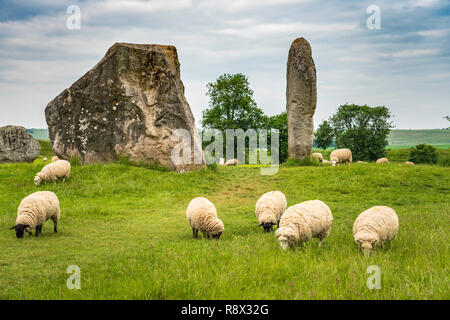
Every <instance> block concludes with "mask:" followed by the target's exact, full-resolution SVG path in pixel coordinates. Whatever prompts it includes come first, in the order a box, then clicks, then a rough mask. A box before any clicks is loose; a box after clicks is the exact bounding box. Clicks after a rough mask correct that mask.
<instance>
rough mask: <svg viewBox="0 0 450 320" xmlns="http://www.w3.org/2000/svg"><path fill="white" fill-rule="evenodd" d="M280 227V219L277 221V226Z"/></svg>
mask: <svg viewBox="0 0 450 320" xmlns="http://www.w3.org/2000/svg"><path fill="white" fill-rule="evenodd" d="M279 227H280V220H278V221H277V228H279Z"/></svg>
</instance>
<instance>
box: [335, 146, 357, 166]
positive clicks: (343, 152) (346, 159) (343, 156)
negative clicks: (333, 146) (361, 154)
mask: <svg viewBox="0 0 450 320" xmlns="http://www.w3.org/2000/svg"><path fill="white" fill-rule="evenodd" d="M330 161H331V163H332V164H333V167H334V166H335V165H336V163H349V164H350V163H351V162H352V151H351V150H350V149H337V150H334V151H332V152H331V153H330Z"/></svg>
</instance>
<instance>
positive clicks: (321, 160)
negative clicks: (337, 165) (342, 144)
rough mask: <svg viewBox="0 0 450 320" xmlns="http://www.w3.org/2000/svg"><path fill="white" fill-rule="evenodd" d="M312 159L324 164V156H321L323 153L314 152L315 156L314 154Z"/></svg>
mask: <svg viewBox="0 0 450 320" xmlns="http://www.w3.org/2000/svg"><path fill="white" fill-rule="evenodd" d="M312 157H313V158H314V159H316V160H317V161H318V162H320V163H322V162H323V155H322V154H321V153H319V152H314V153H313V154H312Z"/></svg>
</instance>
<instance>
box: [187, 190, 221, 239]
mask: <svg viewBox="0 0 450 320" xmlns="http://www.w3.org/2000/svg"><path fill="white" fill-rule="evenodd" d="M186 218H187V220H188V222H189V225H190V226H191V228H192V235H193V236H194V238H197V235H198V231H199V230H200V231H201V232H203V233H204V234H207V235H208V238H209V235H212V237H213V238H215V239H219V238H220V235H221V234H222V232H223V229H224V226H223V222H222V221H221V220H220V219H219V218H217V212H216V208H215V207H214V205H213V204H212V203H211V201H209V200H208V199H206V198H203V197H198V198H194V199H192V200H191V202H190V203H189V206H188V208H187V210H186Z"/></svg>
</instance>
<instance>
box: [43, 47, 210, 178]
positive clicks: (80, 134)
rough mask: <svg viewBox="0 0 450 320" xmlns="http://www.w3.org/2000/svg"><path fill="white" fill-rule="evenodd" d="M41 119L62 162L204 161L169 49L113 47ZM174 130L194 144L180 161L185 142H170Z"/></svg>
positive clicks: (174, 165)
mask: <svg viewBox="0 0 450 320" xmlns="http://www.w3.org/2000/svg"><path fill="white" fill-rule="evenodd" d="M45 116H46V120H47V124H48V128H49V136H50V141H51V145H52V149H53V151H54V152H55V153H56V155H58V157H60V158H62V159H70V158H72V157H78V158H79V159H80V160H81V162H82V163H84V164H88V163H103V162H107V161H113V160H116V159H118V158H119V157H126V158H128V159H130V160H131V161H134V162H146V163H154V164H159V165H161V166H165V167H169V168H171V169H172V170H177V171H184V170H189V169H194V168H198V167H201V166H203V165H204V164H205V159H204V156H203V152H202V149H201V141H200V138H199V135H198V132H197V130H196V128H195V121H194V117H193V115H192V112H191V109H190V107H189V104H188V103H187V101H186V98H185V97H184V86H183V83H182V82H181V79H180V63H179V62H178V56H177V50H176V48H175V47H174V46H165V45H154V44H130V43H116V44H114V45H113V46H112V47H111V48H109V50H108V52H107V53H106V55H105V57H104V58H103V59H102V60H101V61H100V62H98V63H97V65H96V66H94V67H93V68H92V69H91V70H90V71H88V72H87V73H86V74H85V75H84V76H83V77H81V78H80V79H79V80H78V81H76V82H75V83H74V84H73V85H72V86H71V87H70V88H68V89H66V90H64V91H63V92H62V93H61V94H60V95H59V96H57V97H56V98H55V99H54V100H53V101H51V102H50V103H49V104H48V105H47V107H46V109H45ZM177 129H182V131H184V132H186V133H188V134H189V135H190V137H188V138H190V139H191V142H192V144H191V146H190V147H191V148H190V149H191V152H190V153H189V154H188V153H183V152H181V156H184V158H183V159H184V161H182V162H181V163H180V162H177V161H174V160H173V159H172V158H173V157H172V156H171V155H172V150H173V149H174V147H176V146H177V145H179V143H180V142H181V141H183V140H182V139H181V140H179V141H178V140H176V139H174V138H173V134H176V132H175V130H177ZM177 132H178V131H177ZM178 149H180V148H179V147H178ZM178 149H177V150H178ZM188 151H189V150H188ZM186 155H187V156H186Z"/></svg>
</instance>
